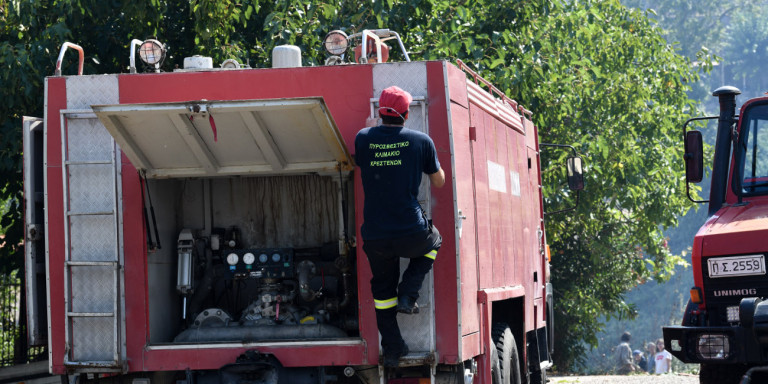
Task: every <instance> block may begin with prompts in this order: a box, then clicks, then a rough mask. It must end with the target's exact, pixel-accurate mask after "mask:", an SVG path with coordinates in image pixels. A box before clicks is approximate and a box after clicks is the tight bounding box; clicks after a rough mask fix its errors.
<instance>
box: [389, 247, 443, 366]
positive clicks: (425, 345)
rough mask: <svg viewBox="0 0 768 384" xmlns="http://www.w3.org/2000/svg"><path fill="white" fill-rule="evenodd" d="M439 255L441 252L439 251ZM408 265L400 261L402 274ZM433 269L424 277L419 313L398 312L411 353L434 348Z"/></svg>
mask: <svg viewBox="0 0 768 384" xmlns="http://www.w3.org/2000/svg"><path fill="white" fill-rule="evenodd" d="M438 256H439V252H438ZM407 266H408V263H407V262H401V263H400V276H402V275H403V271H405V268H406V267H407ZM433 281H434V280H433V277H432V271H430V272H429V274H427V276H426V277H425V278H424V283H423V284H422V285H421V289H420V290H419V300H417V301H416V302H417V304H419V313H418V314H414V315H406V314H398V315H397V323H398V325H400V333H401V334H402V336H403V340H405V342H406V343H407V344H408V348H409V349H410V351H411V353H419V352H433V351H434V350H435V348H434V342H433V340H434V328H433V327H434V323H433V319H434V316H435V313H434V312H435V311H434V306H433V305H432V302H433V297H434V296H433V295H432V287H434V284H433Z"/></svg>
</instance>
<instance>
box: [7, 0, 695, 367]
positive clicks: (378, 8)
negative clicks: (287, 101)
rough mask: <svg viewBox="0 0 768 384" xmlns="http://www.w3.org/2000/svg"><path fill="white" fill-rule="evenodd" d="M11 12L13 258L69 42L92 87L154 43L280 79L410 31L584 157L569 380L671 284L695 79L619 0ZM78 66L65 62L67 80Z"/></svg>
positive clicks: (566, 361) (562, 295)
mask: <svg viewBox="0 0 768 384" xmlns="http://www.w3.org/2000/svg"><path fill="white" fill-rule="evenodd" d="M0 8H2V16H1V17H2V19H1V20H0V34H1V36H0V41H1V42H0V64H1V65H2V66H3V72H2V74H0V80H1V81H2V87H0V92H2V93H0V98H2V100H3V103H0V143H1V144H2V147H0V172H2V177H3V178H2V180H3V184H2V186H0V188H2V193H3V194H2V196H0V199H1V200H4V201H11V209H10V210H9V213H8V214H5V215H4V216H3V222H2V225H3V226H4V227H8V228H9V230H8V232H7V233H6V246H5V247H4V248H2V252H3V253H2V254H0V257H3V258H4V259H6V260H7V259H8V258H9V257H10V256H12V255H14V254H16V252H17V250H16V249H15V247H13V246H10V247H9V246H8V244H17V243H18V241H19V240H20V239H21V233H22V231H21V220H20V214H21V213H20V212H21V209H20V207H19V205H18V204H19V202H20V201H21V195H20V185H21V181H20V179H21V177H20V151H21V147H20V143H21V140H20V131H19V127H20V118H21V116H22V115H37V116H40V115H41V112H42V111H41V110H42V78H43V76H45V75H50V74H52V73H53V63H54V61H55V56H56V53H57V52H58V47H59V46H60V45H61V43H62V42H64V41H66V40H72V41H74V42H77V43H79V44H81V45H83V46H84V48H85V51H86V57H87V60H86V70H85V73H86V74H88V73H109V72H121V71H122V72H125V71H126V70H127V57H128V43H129V42H130V40H131V39H133V38H138V39H144V38H146V37H148V36H158V37H159V38H160V39H161V40H162V41H164V42H166V43H167V44H168V46H169V49H170V51H171V52H172V53H171V54H170V56H169V60H167V62H166V64H165V66H164V69H165V70H171V69H172V68H173V65H174V64H179V63H180V61H181V59H182V58H183V57H185V56H191V55H194V54H204V55H207V56H212V57H213V58H214V61H215V62H221V61H222V60H224V59H228V58H237V59H239V60H240V61H241V62H243V61H246V60H247V61H249V62H250V64H251V65H252V66H254V67H257V66H268V65H269V61H270V52H271V50H272V48H273V47H274V46H276V45H280V44H294V45H298V46H299V47H301V49H302V51H303V52H304V59H303V60H304V64H305V65H318V64H320V63H322V61H323V60H324V57H323V56H322V53H321V52H320V50H319V47H320V41H321V40H322V38H323V37H324V36H325V34H326V33H327V32H328V31H330V30H332V29H343V30H346V31H347V32H356V31H359V30H361V29H363V28H390V29H392V30H394V31H398V33H400V35H401V36H402V38H403V40H404V41H405V42H406V45H407V47H408V49H409V55H410V56H411V58H412V59H414V60H419V59H444V58H448V59H462V60H463V61H465V62H467V63H472V65H474V67H475V69H476V70H477V71H479V72H480V73H481V74H482V75H483V76H485V77H486V78H488V79H489V80H491V81H492V82H493V83H495V84H496V85H497V86H498V88H499V89H501V90H502V91H504V92H505V93H506V94H507V95H509V96H510V97H512V98H514V99H517V100H518V101H520V102H521V103H522V104H523V105H524V106H526V108H527V109H529V110H532V111H534V112H535V114H534V116H533V119H534V121H535V122H536V124H537V125H538V126H539V127H540V132H541V139H542V141H545V142H556V143H569V144H574V145H575V146H576V148H577V149H578V151H579V152H580V153H581V154H583V155H584V156H585V159H586V164H587V165H588V166H587V170H588V175H587V190H586V191H585V193H582V200H581V203H580V205H579V208H578V209H577V211H575V212H573V213H570V214H561V215H556V216H550V217H548V218H547V227H548V240H549V243H550V244H551V246H552V249H553V250H554V256H553V259H552V264H553V265H552V272H553V273H552V275H553V277H552V279H553V284H554V285H555V292H556V295H555V298H556V299H555V300H556V301H555V306H556V315H557V317H558V318H557V321H556V324H557V326H558V328H557V330H556V332H557V334H558V338H557V346H556V355H555V358H556V362H557V364H558V365H559V366H560V367H561V368H564V369H567V368H568V367H569V366H570V365H572V364H573V363H574V361H576V360H577V358H578V357H579V356H580V355H581V354H582V351H583V344H582V343H581V342H580V341H581V340H586V342H588V343H592V344H594V343H596V341H597V340H596V339H595V332H596V331H597V330H599V329H600V328H601V326H602V323H601V321H600V320H599V317H600V315H603V314H607V316H612V314H617V315H618V316H632V315H633V311H632V308H630V307H629V306H627V305H626V304H625V303H624V302H623V301H622V298H623V295H624V293H625V292H626V291H627V290H628V289H629V288H631V287H633V286H635V285H636V284H638V283H639V282H641V281H644V280H645V279H648V278H651V277H653V278H656V279H659V280H664V279H666V278H667V277H668V276H669V273H670V271H671V268H672V266H673V265H674V264H675V263H676V262H677V261H678V260H679V258H677V257H674V256H673V255H672V254H671V253H670V252H669V250H668V248H667V247H666V246H665V241H664V239H663V237H662V235H661V229H662V228H665V227H669V226H673V225H674V224H675V222H676V221H675V220H676V219H675V218H676V215H677V214H680V213H682V212H684V211H685V210H686V209H687V207H688V205H687V203H686V201H685V200H684V195H683V194H681V193H680V188H681V185H682V184H681V180H682V179H681V174H682V173H681V172H682V171H681V165H680V161H679V159H680V158H681V157H680V156H681V150H680V145H679V143H678V140H677V138H676V137H675V135H676V134H677V132H678V130H679V127H680V124H681V123H682V122H683V121H684V120H685V118H686V117H687V111H688V110H689V109H691V108H692V105H691V102H690V100H689V99H688V98H687V97H686V94H685V92H686V90H687V89H688V86H687V84H688V83H689V82H691V81H695V80H696V78H697V74H696V73H695V72H694V71H693V70H692V69H691V63H690V62H689V61H688V60H687V59H685V58H684V57H682V56H680V55H678V54H677V53H676V51H675V49H674V48H673V47H672V46H670V45H669V44H667V43H666V42H665V41H664V39H663V37H662V32H661V31H660V30H659V29H658V28H657V27H655V26H654V24H652V23H651V22H650V21H649V19H648V18H647V17H646V15H645V14H644V13H643V12H641V11H637V10H629V9H627V8H624V7H623V6H622V5H621V4H620V3H619V2H618V1H617V0H604V1H597V0H584V1H564V0H520V1H508V0H502V1H500V2H499V1H491V0H467V1H462V2H452V1H449V0H384V1H381V0H364V1H362V2H360V1H355V2H352V1H349V0H341V1H338V2H318V1H315V0H292V1H284V2H277V3H275V2H271V1H269V2H268V1H261V0H217V1H213V0H190V1H188V2H175V1H167V0H137V1H130V2H128V1H125V2H121V1H118V0H111V1H97V0H41V1H36V2H16V1H15V2H10V3H9V2H2V1H0ZM393 51H396V50H393ZM393 59H395V60H397V59H398V56H397V54H396V53H393ZM75 65H76V64H75V62H74V60H71V59H70V60H67V63H66V66H65V68H64V72H65V73H74V71H75V70H74V66H75ZM562 156H563V155H562V154H560V153H554V152H552V153H550V152H546V153H544V161H545V169H547V171H546V172H545V174H544V184H545V186H546V195H547V196H548V198H549V200H548V209H549V208H556V207H558V206H559V205H562V204H570V203H572V200H571V199H561V198H560V197H562V196H563V193H562V192H559V191H557V188H556V187H555V186H554V185H556V184H557V182H558V180H559V179H560V177H561V174H560V172H561V171H562V167H561V166H560V165H561V164H562V163H561V160H562ZM550 162H551V163H557V164H558V166H551V167H547V166H546V164H547V163H550ZM564 200H565V201H564Z"/></svg>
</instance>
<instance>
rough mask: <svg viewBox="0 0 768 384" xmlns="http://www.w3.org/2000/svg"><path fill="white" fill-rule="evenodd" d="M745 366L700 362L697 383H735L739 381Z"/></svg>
mask: <svg viewBox="0 0 768 384" xmlns="http://www.w3.org/2000/svg"><path fill="white" fill-rule="evenodd" d="M747 368H748V367H747V366H746V365H742V364H702V365H701V369H700V370H699V383H700V384H729V383H734V384H737V383H740V382H741V377H742V376H744V373H746V372H747Z"/></svg>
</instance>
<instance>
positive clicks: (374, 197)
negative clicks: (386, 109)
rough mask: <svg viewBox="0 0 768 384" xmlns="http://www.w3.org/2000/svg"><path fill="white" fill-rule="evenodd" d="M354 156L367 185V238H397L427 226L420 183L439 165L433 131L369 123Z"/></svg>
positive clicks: (364, 229) (362, 230)
mask: <svg viewBox="0 0 768 384" xmlns="http://www.w3.org/2000/svg"><path fill="white" fill-rule="evenodd" d="M355 161H356V163H357V165H358V166H359V167H360V170H361V177H362V180H363V191H365V205H364V208H363V218H364V221H363V225H362V228H361V232H362V235H363V239H365V240H378V239H393V238H398V237H403V236H408V235H413V234H416V233H419V232H421V231H424V230H426V229H427V223H426V221H425V220H424V215H423V214H422V210H421V206H420V205H419V200H418V196H419V184H420V183H421V176H422V174H424V173H426V174H433V173H435V172H437V171H439V170H440V162H439V161H438V160H437V151H436V150H435V143H433V142H432V139H430V138H429V136H427V135H426V134H424V133H421V132H419V131H414V130H411V129H408V128H404V127H392V126H383V125H382V126H378V127H370V128H364V129H362V130H360V132H358V133H357V137H355Z"/></svg>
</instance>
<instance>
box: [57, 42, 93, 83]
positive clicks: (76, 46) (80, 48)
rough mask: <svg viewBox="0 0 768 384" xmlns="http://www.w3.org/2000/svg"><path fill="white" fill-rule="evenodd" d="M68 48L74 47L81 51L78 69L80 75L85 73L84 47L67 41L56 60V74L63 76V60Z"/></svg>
mask: <svg viewBox="0 0 768 384" xmlns="http://www.w3.org/2000/svg"><path fill="white" fill-rule="evenodd" d="M67 48H72V49H75V50H77V52H78V53H79V59H78V69H77V75H78V76H80V75H82V74H83V61H84V60H85V55H84V53H83V47H81V46H79V45H77V44H73V43H70V42H68V41H67V42H65V43H64V44H62V45H61V50H59V58H58V59H57V60H56V71H55V72H54V75H55V76H61V62H62V60H64V53H65V52H67Z"/></svg>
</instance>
